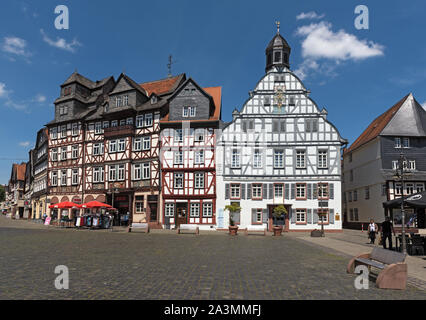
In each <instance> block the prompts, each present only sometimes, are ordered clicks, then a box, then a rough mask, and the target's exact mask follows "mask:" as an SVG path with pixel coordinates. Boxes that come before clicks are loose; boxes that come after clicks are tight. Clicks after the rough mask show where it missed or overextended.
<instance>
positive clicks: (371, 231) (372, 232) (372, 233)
mask: <svg viewBox="0 0 426 320" xmlns="http://www.w3.org/2000/svg"><path fill="white" fill-rule="evenodd" d="M378 229H379V228H378V227H377V224H375V223H374V220H373V219H371V220H370V224H369V225H368V235H369V238H370V243H371V244H374V242H375V241H376V233H377V232H378V231H379V230H378Z"/></svg>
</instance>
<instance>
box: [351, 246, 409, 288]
mask: <svg viewBox="0 0 426 320" xmlns="http://www.w3.org/2000/svg"><path fill="white" fill-rule="evenodd" d="M405 257H406V254H404V253H400V252H396V251H391V250H387V249H382V248H377V247H375V248H373V251H372V252H371V253H363V254H360V255H358V256H356V257H354V258H352V259H351V260H350V261H349V263H348V266H347V272H348V273H354V270H355V268H356V266H357V265H366V266H368V269H369V270H370V269H371V267H375V268H377V269H380V270H381V271H380V272H379V275H378V277H377V279H376V285H377V287H379V288H381V289H400V290H403V289H405V287H406V284H407V264H406V263H405V262H404V261H405Z"/></svg>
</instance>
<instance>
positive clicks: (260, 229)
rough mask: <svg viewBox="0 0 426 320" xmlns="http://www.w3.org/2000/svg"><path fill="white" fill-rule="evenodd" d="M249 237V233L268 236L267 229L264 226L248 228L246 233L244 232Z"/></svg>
mask: <svg viewBox="0 0 426 320" xmlns="http://www.w3.org/2000/svg"><path fill="white" fill-rule="evenodd" d="M244 233H245V235H246V236H247V235H248V234H249V233H255V234H259V233H260V234H262V233H263V235H264V236H266V227H265V226H263V225H254V226H248V227H247V228H246V231H245V232H244Z"/></svg>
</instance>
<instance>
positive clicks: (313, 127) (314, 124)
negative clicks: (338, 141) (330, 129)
mask: <svg viewBox="0 0 426 320" xmlns="http://www.w3.org/2000/svg"><path fill="white" fill-rule="evenodd" d="M305 131H306V132H318V119H306V120H305Z"/></svg>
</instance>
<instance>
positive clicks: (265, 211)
mask: <svg viewBox="0 0 426 320" xmlns="http://www.w3.org/2000/svg"><path fill="white" fill-rule="evenodd" d="M268 220H269V214H268V209H263V212H262V222H263V223H268Z"/></svg>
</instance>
